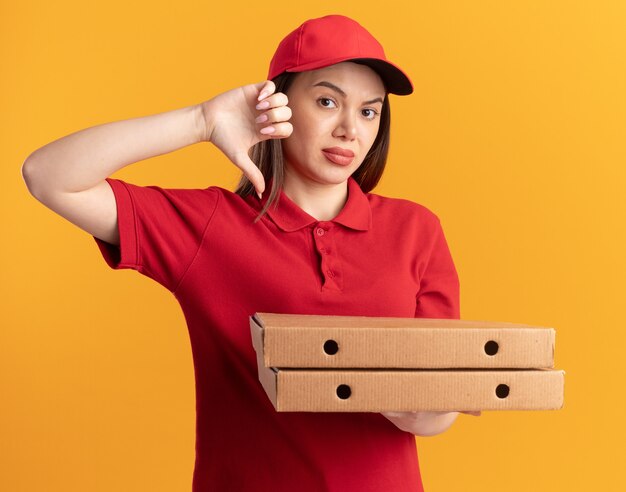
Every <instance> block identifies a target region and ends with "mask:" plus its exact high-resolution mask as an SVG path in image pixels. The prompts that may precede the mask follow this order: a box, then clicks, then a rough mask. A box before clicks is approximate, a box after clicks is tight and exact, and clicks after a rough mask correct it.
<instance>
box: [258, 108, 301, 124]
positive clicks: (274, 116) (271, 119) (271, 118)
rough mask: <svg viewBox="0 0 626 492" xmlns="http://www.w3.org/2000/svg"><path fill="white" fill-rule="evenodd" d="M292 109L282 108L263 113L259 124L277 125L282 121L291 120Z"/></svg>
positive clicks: (259, 117) (259, 118)
mask: <svg viewBox="0 0 626 492" xmlns="http://www.w3.org/2000/svg"><path fill="white" fill-rule="evenodd" d="M291 116H292V113H291V108H290V107H289V106H280V107H278V108H274V109H270V110H268V111H265V112H264V113H261V114H260V115H259V116H258V117H257V118H256V120H255V121H256V122H257V123H276V122H281V121H287V120H288V119H289V118H291Z"/></svg>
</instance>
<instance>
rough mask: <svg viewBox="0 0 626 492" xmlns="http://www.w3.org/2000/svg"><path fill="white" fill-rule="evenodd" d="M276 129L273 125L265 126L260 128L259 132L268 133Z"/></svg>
mask: <svg viewBox="0 0 626 492" xmlns="http://www.w3.org/2000/svg"><path fill="white" fill-rule="evenodd" d="M275 131H276V128H274V127H273V126H266V127H265V128H261V133H263V134H265V135H267V134H268V133H274V132H275Z"/></svg>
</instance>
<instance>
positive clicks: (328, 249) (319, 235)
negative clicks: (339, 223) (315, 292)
mask: <svg viewBox="0 0 626 492" xmlns="http://www.w3.org/2000/svg"><path fill="white" fill-rule="evenodd" d="M313 238H314V242H315V247H316V248H317V251H318V252H319V253H320V254H319V260H320V265H319V267H320V271H321V273H322V275H323V284H322V287H323V289H329V290H341V286H340V285H341V283H342V282H341V281H340V277H341V276H340V273H339V265H338V263H337V261H336V258H335V257H334V256H333V253H334V251H335V244H334V240H333V227H332V226H329V225H325V224H321V223H318V224H317V225H316V226H315V227H314V228H313Z"/></svg>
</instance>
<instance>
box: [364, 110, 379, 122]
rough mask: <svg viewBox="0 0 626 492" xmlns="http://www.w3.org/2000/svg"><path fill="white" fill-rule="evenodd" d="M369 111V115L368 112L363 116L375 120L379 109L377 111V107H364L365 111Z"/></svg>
mask: <svg viewBox="0 0 626 492" xmlns="http://www.w3.org/2000/svg"><path fill="white" fill-rule="evenodd" d="M367 111H369V112H370V113H369V116H368V115H367V114H364V115H363V116H365V117H366V118H367V119H368V120H373V119H374V118H376V116H378V111H376V110H375V109H371V108H367V109H364V110H363V112H364V113H365V112H367Z"/></svg>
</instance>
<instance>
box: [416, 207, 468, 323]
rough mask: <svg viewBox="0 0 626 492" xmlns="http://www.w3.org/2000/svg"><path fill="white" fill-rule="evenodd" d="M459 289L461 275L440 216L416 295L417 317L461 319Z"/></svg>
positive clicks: (436, 222)
mask: <svg viewBox="0 0 626 492" xmlns="http://www.w3.org/2000/svg"><path fill="white" fill-rule="evenodd" d="M459 290H460V289H459V277H458V274H457V271H456V268H455V266H454V261H453V259H452V255H451V254H450V249H449V247H448V243H447V242H446V238H445V235H444V232H443V229H442V227H441V222H440V220H439V218H437V220H436V221H435V231H434V235H433V242H432V249H431V254H430V258H429V260H428V263H427V265H426V268H425V270H424V274H423V276H422V278H421V280H420V290H419V292H418V293H417V297H416V308H415V317H416V318H448V319H460V299H459Z"/></svg>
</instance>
